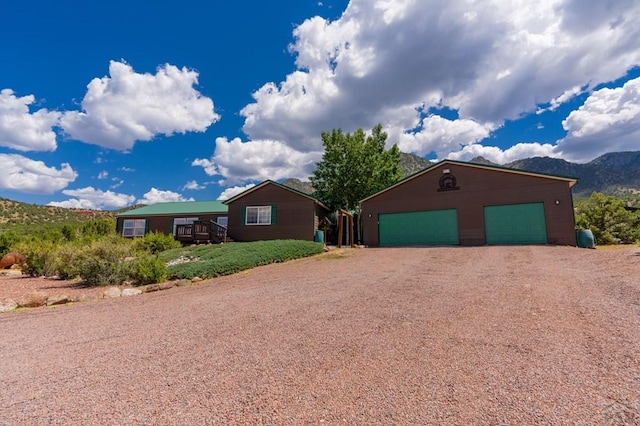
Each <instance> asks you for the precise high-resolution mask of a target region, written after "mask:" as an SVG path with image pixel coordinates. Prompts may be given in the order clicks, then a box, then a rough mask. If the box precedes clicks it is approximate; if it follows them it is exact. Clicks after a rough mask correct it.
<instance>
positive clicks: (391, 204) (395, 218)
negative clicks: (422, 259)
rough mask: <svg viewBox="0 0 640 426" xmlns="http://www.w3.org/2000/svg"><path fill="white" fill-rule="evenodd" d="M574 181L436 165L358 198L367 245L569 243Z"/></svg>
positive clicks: (501, 169) (449, 163)
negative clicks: (363, 197)
mask: <svg viewBox="0 0 640 426" xmlns="http://www.w3.org/2000/svg"><path fill="white" fill-rule="evenodd" d="M576 182H577V181H576V179H573V178H569V177H563V176H552V175H546V174H541V173H534V172H527V171H523V170H515V169H508V168H504V167H498V166H489V165H485V164H474V163H465V162H460V161H452V160H444V161H442V162H440V163H437V164H434V165H433V166H431V167H429V168H427V169H425V170H423V171H421V172H418V173H416V174H414V175H412V176H409V177H408V178H406V179H404V180H402V181H400V182H399V183H397V184H395V185H393V186H391V187H389V188H387V189H384V190H382V191H380V192H378V193H376V194H374V195H372V196H370V197H368V198H366V199H364V200H362V202H361V205H362V226H363V240H364V243H365V244H366V245H369V246H411V245H465V246H471V245H484V244H560V245H575V244H576V239H575V238H576V237H575V221H574V215H573V200H572V196H571V188H572V187H573V186H574V185H575V184H576Z"/></svg>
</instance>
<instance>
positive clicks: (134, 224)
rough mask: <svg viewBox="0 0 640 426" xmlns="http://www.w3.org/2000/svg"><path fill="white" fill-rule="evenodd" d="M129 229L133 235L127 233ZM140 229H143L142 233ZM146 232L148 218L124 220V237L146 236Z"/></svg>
mask: <svg viewBox="0 0 640 426" xmlns="http://www.w3.org/2000/svg"><path fill="white" fill-rule="evenodd" d="M127 225H129V226H127ZM127 230H131V235H128V234H127V233H126V231H127ZM140 231H142V233H140ZM146 233H147V219H124V220H123V221H122V236H123V237H144V235H145V234H146Z"/></svg>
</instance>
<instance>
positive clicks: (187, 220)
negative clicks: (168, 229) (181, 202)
mask: <svg viewBox="0 0 640 426" xmlns="http://www.w3.org/2000/svg"><path fill="white" fill-rule="evenodd" d="M196 220H198V218H197V217H176V218H175V219H173V235H176V229H177V228H178V225H188V224H191V223H193V222H195V221H196Z"/></svg>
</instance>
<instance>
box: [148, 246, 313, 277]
mask: <svg viewBox="0 0 640 426" xmlns="http://www.w3.org/2000/svg"><path fill="white" fill-rule="evenodd" d="M323 250H324V245H323V244H322V243H314V242H311V241H299V240H275V241H255V242H250V243H227V244H220V245H211V246H196V247H185V248H182V249H176V250H170V251H167V252H164V253H161V254H160V259H162V260H163V261H165V262H168V261H170V260H173V259H177V258H180V257H184V258H187V259H190V260H191V261H188V262H184V263H178V264H175V265H172V266H169V267H168V268H167V269H168V273H169V276H170V277H175V278H187V279H191V278H193V277H200V278H212V277H217V276H221V275H229V274H233V273H236V272H240V271H242V270H245V269H250V268H253V267H256V266H260V265H266V264H269V263H276V262H285V261H288V260H292V259H297V258H301V257H307V256H312V255H314V254H318V253H322V251H323Z"/></svg>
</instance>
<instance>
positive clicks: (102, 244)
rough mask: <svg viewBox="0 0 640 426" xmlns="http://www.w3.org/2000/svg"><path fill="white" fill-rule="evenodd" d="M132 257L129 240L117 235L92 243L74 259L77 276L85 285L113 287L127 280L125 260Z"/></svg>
mask: <svg viewBox="0 0 640 426" xmlns="http://www.w3.org/2000/svg"><path fill="white" fill-rule="evenodd" d="M132 255H133V248H132V244H131V243H130V241H129V240H126V239H124V238H121V237H119V236H117V235H112V236H108V237H104V238H101V239H100V240H97V241H94V242H93V243H92V244H91V245H90V246H89V247H88V249H86V250H84V251H83V252H82V253H81V255H79V256H78V257H77V258H76V261H77V265H78V274H79V276H80V277H81V278H82V280H83V281H84V282H85V284H87V285H94V286H97V285H114V284H120V283H122V282H124V281H125V280H126V279H127V273H126V265H125V260H127V258H128V257H131V256H132Z"/></svg>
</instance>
